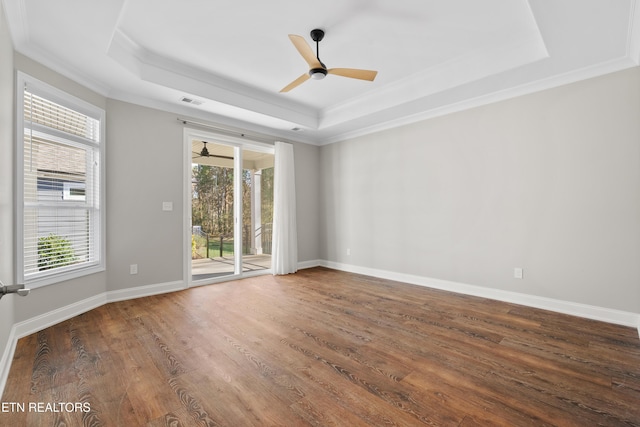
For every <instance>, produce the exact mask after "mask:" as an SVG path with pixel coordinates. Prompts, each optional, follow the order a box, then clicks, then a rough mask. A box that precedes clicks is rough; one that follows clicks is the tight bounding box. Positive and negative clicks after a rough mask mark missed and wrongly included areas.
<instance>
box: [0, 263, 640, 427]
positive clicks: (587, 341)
mask: <svg viewBox="0 0 640 427" xmlns="http://www.w3.org/2000/svg"><path fill="white" fill-rule="evenodd" d="M2 401H3V402H5V403H7V402H14V403H16V402H17V403H23V404H25V405H28V402H42V403H43V404H45V405H46V404H47V403H49V404H52V403H60V402H70V403H74V404H79V405H84V406H80V408H81V409H90V410H89V411H82V410H74V411H70V412H67V410H64V409H65V408H64V407H63V408H50V409H51V411H30V410H29V407H28V406H26V407H25V410H24V411H20V410H14V411H7V412H3V413H0V425H2V426H81V425H86V426H103V425H104V426H218V425H220V426H233V427H238V426H307V425H310V426H349V427H351V426H369V425H376V426H395V425H397V426H417V425H430V426H465V427H469V426H477V425H491V426H499V425H504V426H551V425H555V426H580V427H585V426H598V425H602V426H640V340H639V339H638V332H637V330H636V329H634V328H627V327H621V326H616V325H611V324H606V323H601V322H596V321H591V320H585V319H580V318H575V317H571V316H566V315H561V314H557V313H551V312H547V311H543V310H537V309H532V308H527V307H522V306H517V305H513V304H507V303H501V302H496V301H491V300H486V299H482V298H476V297H470V296H463V295H457V294H452V293H447V292H443V291H437V290H430V289H427V288H423V287H418V286H412V285H406V284H401V283H396V282H391V281H386V280H379V279H374V278H370V277H365V276H359V275H354V274H348V273H343V272H337V271H333V270H328V269H323V268H314V269H308V270H303V271H300V272H298V273H297V274H295V275H288V276H278V277H272V276H261V277H254V278H250V279H244V280H241V281H235V282H227V283H224V284H216V285H211V286H206V287H200V288H194V289H190V290H186V291H181V292H176V293H171V294H165V295H159V296H153V297H147V298H141V299H137V300H132V301H123V302H117V303H111V304H107V305H105V306H103V307H100V308H98V309H95V310H92V311H90V312H88V313H86V314H83V315H80V316H77V317H75V318H73V319H70V320H68V321H65V322H63V323H60V324H58V325H56V326H53V327H50V328H48V329H45V330H43V331H41V332H38V333H36V334H33V335H30V336H28V337H25V338H22V339H21V340H19V342H18V345H17V349H16V353H15V356H14V359H13V365H12V367H11V372H10V374H9V378H8V382H7V385H6V388H5V391H4V395H3V399H2ZM70 408H71V407H67V408H66V409H70ZM40 409H45V410H46V409H47V408H46V406H45V407H44V408H43V407H40ZM56 409H58V410H59V409H63V410H61V411H60V410H59V411H58V412H52V411H54V410H56Z"/></svg>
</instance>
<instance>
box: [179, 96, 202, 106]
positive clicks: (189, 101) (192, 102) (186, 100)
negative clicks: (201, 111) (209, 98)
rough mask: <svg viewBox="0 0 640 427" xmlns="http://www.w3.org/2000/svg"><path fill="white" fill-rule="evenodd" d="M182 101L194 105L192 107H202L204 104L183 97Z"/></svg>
mask: <svg viewBox="0 0 640 427" xmlns="http://www.w3.org/2000/svg"><path fill="white" fill-rule="evenodd" d="M180 101H182V102H186V103H187V104H192V105H202V104H203V102H202V101H198V100H197V99H192V98H187V97H186V96H183V97H182V99H181V100H180Z"/></svg>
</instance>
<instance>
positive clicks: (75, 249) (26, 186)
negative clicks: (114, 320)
mask: <svg viewBox="0 0 640 427" xmlns="http://www.w3.org/2000/svg"><path fill="white" fill-rule="evenodd" d="M36 91H37V88H36ZM36 91H32V90H30V88H29V86H28V85H26V86H25V90H24V98H23V102H22V105H23V111H22V115H23V117H22V119H23V120H22V122H23V127H24V134H23V139H22V157H23V164H22V166H23V167H22V170H23V174H22V192H21V193H22V194H21V196H22V202H23V203H22V208H23V212H22V229H23V230H22V273H23V280H24V282H25V283H30V282H31V281H34V280H38V279H42V278H43V277H44V278H46V277H51V276H56V275H59V274H64V273H67V272H70V271H76V270H83V269H87V268H89V267H92V266H95V265H98V264H100V263H101V257H102V253H101V252H102V251H101V250H100V248H101V235H100V233H101V229H102V227H101V213H100V209H101V206H100V184H101V183H100V170H99V168H100V143H101V141H100V138H101V125H102V123H101V120H100V119H99V118H96V117H91V116H90V115H87V114H85V113H84V112H82V111H79V110H80V109H74V108H73V106H69V105H61V104H60V103H58V102H54V101H53V100H51V99H48V97H47V94H46V93H44V94H42V93H36ZM52 98H55V97H52Z"/></svg>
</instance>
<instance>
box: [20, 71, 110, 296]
mask: <svg viewBox="0 0 640 427" xmlns="http://www.w3.org/2000/svg"><path fill="white" fill-rule="evenodd" d="M25 89H26V90H28V91H29V92H30V93H33V94H34V95H38V96H40V97H42V98H45V99H46V100H48V101H51V102H54V103H56V104H59V105H61V106H63V107H66V108H69V109H71V110H74V111H76V112H79V113H81V114H84V115H86V116H88V117H91V118H93V119H96V120H98V121H99V123H100V124H99V126H100V129H99V135H98V138H99V139H98V141H97V142H93V143H92V142H90V141H89V140H87V141H81V142H78V141H77V140H76V139H74V138H65V139H66V140H68V141H70V142H71V143H72V144H69V145H84V147H91V149H94V150H96V151H97V154H98V158H99V160H98V165H97V167H98V173H97V179H98V181H99V182H98V186H97V191H98V195H97V198H96V200H95V202H94V203H93V209H94V210H97V215H96V221H97V222H98V224H96V227H95V242H94V243H93V245H92V246H91V247H92V250H93V251H95V256H96V259H95V261H92V262H90V263H83V264H79V265H76V266H73V265H72V266H66V267H59V268H56V269H51V270H46V271H41V272H38V273H37V274H35V275H32V274H30V275H28V276H27V275H26V274H25V253H24V249H25V229H24V226H25V220H24V217H25V198H24V191H25V187H24V178H25V167H24V162H25V156H24V148H25V147H24V134H25V115H24V92H25ZM15 111H16V133H15V138H16V153H15V159H16V180H15V182H16V191H15V194H16V203H15V206H16V215H15V218H16V219H15V223H16V224H15V225H16V237H15V240H16V283H20V284H25V285H29V287H30V288H32V289H35V288H39V287H42V286H47V285H51V284H54V283H59V282H63V281H67V280H71V279H75V278H79V277H83V276H86V275H90V274H95V273H98V272H102V271H105V269H106V262H105V256H106V244H105V240H106V239H105V238H106V209H105V200H106V192H105V187H106V180H105V157H106V156H105V136H106V129H105V128H106V113H105V111H104V110H103V109H102V108H100V107H98V106H95V105H93V104H90V103H88V102H86V101H84V100H82V99H80V98H77V97H75V96H73V95H71V94H69V93H67V92H65V91H62V90H60V89H58V88H56V87H54V86H51V85H49V84H47V83H45V82H42V81H40V80H38V79H36V78H34V77H32V76H30V75H28V74H25V73H23V72H20V71H18V72H17V75H16V109H15ZM32 129H33V126H32ZM49 135H51V136H53V137H54V138H55V137H56V136H58V133H57V131H56V130H55V129H52V132H50V133H49ZM65 136H66V134H65ZM65 144H66V143H65ZM69 201H70V200H69ZM70 202H71V203H73V201H70Z"/></svg>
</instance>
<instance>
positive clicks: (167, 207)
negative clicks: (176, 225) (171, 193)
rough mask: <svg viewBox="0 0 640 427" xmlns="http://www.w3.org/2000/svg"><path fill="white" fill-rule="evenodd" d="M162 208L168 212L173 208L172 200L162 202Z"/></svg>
mask: <svg viewBox="0 0 640 427" xmlns="http://www.w3.org/2000/svg"><path fill="white" fill-rule="evenodd" d="M162 210H163V211H165V212H169V211H172V210H173V202H162Z"/></svg>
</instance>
